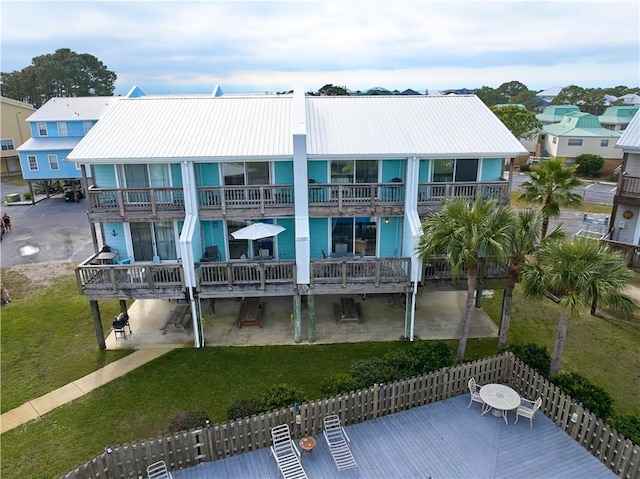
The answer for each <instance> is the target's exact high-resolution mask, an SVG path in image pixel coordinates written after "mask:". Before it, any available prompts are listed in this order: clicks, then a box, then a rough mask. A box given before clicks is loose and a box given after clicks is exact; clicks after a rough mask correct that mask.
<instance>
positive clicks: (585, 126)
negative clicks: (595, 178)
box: [538, 112, 622, 173]
mask: <svg viewBox="0 0 640 479" xmlns="http://www.w3.org/2000/svg"><path fill="white" fill-rule="evenodd" d="M620 135H621V133H620V132H618V131H611V130H608V129H606V128H603V127H602V126H601V125H600V121H599V120H598V117H597V116H595V115H592V114H590V113H581V112H571V113H568V114H566V115H565V116H564V117H563V118H562V121H561V122H560V123H554V124H551V125H545V126H544V127H543V128H542V132H541V133H540V135H539V140H538V141H539V145H540V149H541V153H542V154H541V155H540V156H543V157H549V158H564V159H565V161H566V162H567V164H573V163H574V162H575V159H576V158H577V157H578V156H580V155H583V154H586V153H591V154H594V155H599V156H601V157H602V158H603V159H604V160H605V164H604V166H603V168H602V171H603V173H611V172H612V171H613V170H614V169H615V168H616V167H618V166H619V165H620V160H622V151H621V150H620V149H619V148H616V143H617V142H618V138H620Z"/></svg>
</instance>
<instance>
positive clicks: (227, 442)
mask: <svg viewBox="0 0 640 479" xmlns="http://www.w3.org/2000/svg"><path fill="white" fill-rule="evenodd" d="M472 377H474V378H475V379H476V381H477V382H478V383H479V384H487V383H504V384H508V385H510V386H511V387H512V388H514V389H515V390H516V391H518V393H519V394H520V395H521V396H523V397H527V398H537V397H542V408H541V409H540V411H541V412H542V413H543V414H545V415H546V416H547V417H549V418H550V419H551V420H552V421H553V422H554V423H555V424H556V426H557V427H559V428H561V429H563V430H564V431H565V432H567V434H569V435H570V436H571V437H572V438H573V439H575V440H576V441H577V442H578V443H579V444H581V445H582V447H584V448H585V449H586V450H588V451H589V452H590V453H591V454H593V455H594V456H595V457H597V458H598V459H599V460H600V461H601V462H602V463H603V464H605V465H606V466H607V467H608V468H609V469H611V470H612V471H613V472H614V473H615V474H617V475H618V477H621V478H628V479H638V478H640V447H638V446H637V445H635V444H633V443H632V442H631V441H630V440H628V439H626V438H625V437H624V436H622V435H621V434H618V433H617V432H616V431H615V430H614V429H613V428H611V427H610V426H608V425H607V424H605V423H604V422H603V421H602V420H600V419H598V418H597V417H596V416H594V415H593V414H591V413H590V412H589V411H588V410H586V409H584V408H583V407H582V406H581V405H580V404H577V403H575V402H574V401H573V400H572V399H571V397H569V396H568V395H567V394H565V393H564V392H562V391H561V390H560V389H559V388H558V387H557V386H555V385H554V384H552V383H551V382H549V381H548V380H547V379H545V378H544V377H542V376H541V375H540V374H539V373H538V372H536V371H535V370H533V369H532V368H530V367H529V366H527V365H526V364H525V363H523V362H522V361H520V360H519V359H518V358H516V357H515V356H513V354H511V353H505V354H502V355H499V356H495V357H492V358H487V359H482V360H478V361H473V362H470V363H466V364H462V365H459V366H455V367H451V368H444V369H441V370H439V371H434V372H431V373H429V374H425V375H423V376H418V377H414V378H410V379H406V380H402V381H396V382H394V383H390V384H376V385H374V386H371V387H369V388H366V389H361V390H359V391H354V392H351V393H349V394H344V395H341V396H336V397H332V398H327V399H321V400H317V401H311V402H308V403H305V404H302V405H300V412H299V414H300V424H299V425H298V424H297V423H296V412H295V411H294V408H293V407H289V408H286V409H281V410H279V411H272V412H269V413H265V414H259V415H256V416H252V417H250V418H244V419H236V420H233V421H227V422H225V423H219V424H214V425H211V426H206V427H203V428H200V429H195V430H191V431H182V432H179V433H175V434H172V435H168V436H163V437H158V438H154V439H148V440H145V441H141V442H138V443H135V444H127V445H123V446H116V447H108V448H106V449H105V452H103V453H102V454H100V455H99V456H96V457H95V458H93V459H92V460H90V461H88V462H87V463H85V464H83V465H82V466H80V467H78V468H76V469H74V470H73V471H71V472H69V473H68V474H66V475H65V476H63V477H64V478H66V479H90V478H105V479H106V478H109V479H116V478H123V479H124V478H138V477H144V475H145V470H146V467H147V466H148V465H149V464H151V463H153V462H156V461H159V460H164V461H165V462H166V463H167V465H168V466H169V468H170V469H172V470H177V469H183V468H187V467H193V466H196V465H197V464H199V463H200V462H205V461H215V460H218V459H224V458H227V457H230V456H235V455H237V454H243V453H245V452H249V451H254V450H256V449H260V448H263V447H268V446H270V445H271V435H270V432H271V428H272V427H273V426H277V425H280V424H288V425H289V427H290V429H291V431H292V436H293V437H295V438H300V437H302V436H308V435H315V434H318V433H321V431H322V419H323V418H324V417H325V416H327V415H329V414H337V415H338V416H339V417H340V419H341V421H342V424H343V425H350V424H356V423H359V422H363V421H367V420H370V419H375V418H378V417H382V416H386V415H388V414H393V413H395V412H399V411H404V410H407V409H410V408H413V407H417V406H424V405H426V404H430V403H433V402H436V401H441V400H443V399H448V398H451V397H454V396H458V395H460V394H464V393H466V392H468V388H467V382H468V381H469V379H470V378H472Z"/></svg>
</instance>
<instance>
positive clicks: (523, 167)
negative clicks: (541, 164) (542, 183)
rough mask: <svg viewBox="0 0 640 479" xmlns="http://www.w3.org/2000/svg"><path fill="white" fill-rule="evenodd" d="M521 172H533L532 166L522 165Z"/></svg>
mask: <svg viewBox="0 0 640 479" xmlns="http://www.w3.org/2000/svg"><path fill="white" fill-rule="evenodd" d="M520 171H531V166H530V165H527V164H526V163H523V164H522V165H520Z"/></svg>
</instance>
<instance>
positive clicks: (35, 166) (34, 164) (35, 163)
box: [27, 155, 38, 171]
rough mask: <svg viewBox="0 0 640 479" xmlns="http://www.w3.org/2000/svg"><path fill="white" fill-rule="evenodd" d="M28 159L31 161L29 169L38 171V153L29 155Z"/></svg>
mask: <svg viewBox="0 0 640 479" xmlns="http://www.w3.org/2000/svg"><path fill="white" fill-rule="evenodd" d="M27 161H28V162H29V171H38V159H37V158H36V155H28V156H27Z"/></svg>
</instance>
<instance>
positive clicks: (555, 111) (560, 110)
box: [536, 105, 580, 125]
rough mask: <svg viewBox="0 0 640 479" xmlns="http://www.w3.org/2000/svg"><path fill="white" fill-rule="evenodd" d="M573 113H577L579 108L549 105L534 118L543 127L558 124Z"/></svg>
mask: <svg viewBox="0 0 640 479" xmlns="http://www.w3.org/2000/svg"><path fill="white" fill-rule="evenodd" d="M573 112H576V113H579V112H580V108H579V107H578V106H576V105H549V106H547V107H545V109H544V110H543V111H542V113H538V114H537V115H536V118H537V119H538V121H539V122H540V123H542V124H543V125H551V124H553V123H560V122H561V121H562V119H563V118H564V116H565V115H566V114H568V113H573Z"/></svg>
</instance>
